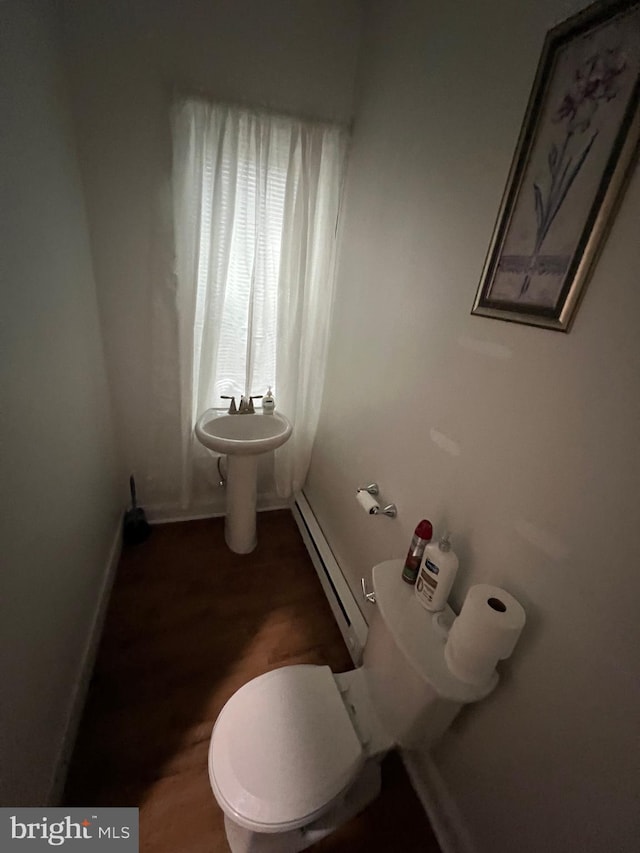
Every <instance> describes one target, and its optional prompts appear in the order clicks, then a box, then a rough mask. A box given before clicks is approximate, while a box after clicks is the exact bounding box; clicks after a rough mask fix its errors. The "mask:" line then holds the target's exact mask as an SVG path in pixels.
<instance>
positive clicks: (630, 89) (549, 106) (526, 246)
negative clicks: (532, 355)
mask: <svg viewBox="0 0 640 853" xmlns="http://www.w3.org/2000/svg"><path fill="white" fill-rule="evenodd" d="M639 95H640V0H632V2H629V0H626V2H622V0H601V1H600V2H597V3H595V4H593V5H591V6H589V7H587V8H586V9H585V10H583V11H582V12H580V13H578V14H577V15H574V16H573V17H571V18H569V19H568V20H566V21H564V22H563V23H561V24H559V25H558V26H556V27H554V28H553V29H551V30H549V32H548V33H547V36H546V39H545V42H544V46H543V50H542V55H541V58H540V62H539V64H538V69H537V72H536V76H535V79H534V83H533V88H532V91H531V95H530V98H529V103H528V106H527V110H526V113H525V118H524V122H523V125H522V129H521V132H520V136H519V139H518V143H517V147H516V151H515V154H514V158H513V162H512V165H511V169H510V172H509V176H508V179H507V185H506V189H505V192H504V195H503V199H502V202H501V206H500V211H499V213H498V219H497V222H496V226H495V228H494V233H493V237H492V239H491V243H490V245H489V250H488V253H487V257H486V260H485V264H484V268H483V272H482V277H481V280H480V285H479V287H478V290H477V293H476V298H475V301H474V304H473V308H472V310H471V313H472V314H476V315H480V316H484V317H492V318H495V319H500V320H508V321H511V322H516V323H526V324H528V325H533V326H541V327H544V328H547V329H553V330H556V331H562V332H567V331H569V328H570V324H571V322H572V319H573V317H574V316H575V311H576V308H577V306H578V303H579V300H580V298H581V295H582V293H583V291H584V289H585V285H586V283H587V280H588V277H589V274H590V272H591V271H592V269H593V266H594V263H595V261H596V258H597V256H598V252H599V250H600V248H601V247H602V244H603V241H604V238H605V236H606V232H607V228H608V226H609V225H610V224H611V221H612V219H613V216H614V213H615V207H616V203H617V202H618V200H619V199H620V197H621V194H622V190H623V187H624V185H625V182H626V180H627V178H628V176H629V174H630V171H631V167H632V165H633V164H634V162H635V160H636V155H637V151H638V146H639V141H640V109H639V106H638V104H639Z"/></svg>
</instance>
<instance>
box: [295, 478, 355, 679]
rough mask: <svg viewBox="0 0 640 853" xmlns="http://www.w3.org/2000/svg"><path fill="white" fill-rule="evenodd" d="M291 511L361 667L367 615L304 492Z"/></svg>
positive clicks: (325, 591) (337, 619)
mask: <svg viewBox="0 0 640 853" xmlns="http://www.w3.org/2000/svg"><path fill="white" fill-rule="evenodd" d="M292 511H293V517H294V518H295V520H296V524H297V525H298V528H299V530H300V533H301V535H302V539H303V541H304V544H305V545H306V548H307V551H308V552H309V556H310V557H311V562H312V563H313V565H314V568H315V570H316V573H317V575H318V577H319V578H320V583H321V584H322V588H323V589H324V593H325V595H326V597H327V600H328V602H329V605H330V607H331V610H332V611H333V615H334V618H335V620H336V622H337V623H338V627H339V628H340V631H341V633H342V636H343V637H344V641H345V643H346V644H347V648H348V649H349V654H350V655H351V658H352V660H353V662H354V664H355V665H356V666H359V664H360V662H361V661H362V651H363V649H364V644H365V642H366V639H367V630H368V629H367V623H366V621H365V619H364V616H363V615H362V613H361V612H360V608H359V607H358V603H357V602H356V599H355V598H354V595H353V593H352V592H351V589H350V587H349V584H348V583H347V581H346V579H345V577H344V574H343V573H342V569H341V568H340V566H339V564H338V561H337V560H336V558H335V556H334V554H333V551H332V550H331V548H330V546H329V543H328V542H327V540H326V538H325V536H324V533H323V532H322V528H321V527H320V525H319V524H318V521H317V519H316V517H315V515H314V514H313V510H312V509H311V506H310V505H309V502H308V501H307V499H306V497H305V496H304V493H303V492H299V493H298V495H296V499H295V501H294V504H293V507H292Z"/></svg>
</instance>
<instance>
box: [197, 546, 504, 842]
mask: <svg viewBox="0 0 640 853" xmlns="http://www.w3.org/2000/svg"><path fill="white" fill-rule="evenodd" d="M401 575H402V561H401V560H388V561H386V562H384V563H380V564H379V565H377V566H375V567H374V569H373V589H374V593H375V600H376V604H375V606H374V607H373V608H372V611H373V615H372V618H371V620H370V627H369V633H368V636H367V642H366V645H365V649H364V655H363V664H362V666H361V667H358V668H357V669H354V670H351V671H349V672H344V673H339V674H337V675H336V674H334V673H332V672H331V670H330V668H329V667H328V666H317V665H308V664H300V665H294V666H284V667H280V668H279V669H275V670H273V671H271V672H267V673H265V674H264V675H261V676H258V677H257V678H254V679H252V680H251V681H249V682H248V683H247V684H245V685H244V686H243V687H241V688H240V689H239V690H238V691H237V692H236V693H235V694H234V695H233V696H232V697H231V698H230V699H229V701H228V702H227V703H226V705H225V706H224V708H223V709H222V711H221V712H220V715H219V717H218V719H217V720H216V723H215V725H214V728H213V732H212V735H211V742H210V746H209V780H210V782H211V788H212V790H213V794H214V796H215V798H216V800H217V802H218V804H219V806H220V808H221V809H222V811H223V812H224V815H225V818H224V820H225V830H226V834H227V840H228V842H229V847H230V849H231V851H232V853H297V851H300V850H304V849H305V848H307V847H309V846H311V845H312V844H315V843H316V842H317V841H319V840H320V839H321V838H323V837H324V836H326V835H328V834H329V833H331V832H333V831H334V830H335V829H337V828H338V827H339V826H340V825H341V824H343V823H345V822H346V821H347V820H349V819H350V818H351V817H353V816H354V815H356V814H357V813H358V812H360V811H361V810H362V809H363V808H365V807H366V806H367V805H368V804H369V803H370V802H371V801H372V800H374V799H375V798H376V797H377V796H378V794H379V792H380V762H381V760H382V758H383V757H384V756H385V755H386V754H387V753H388V752H389V751H390V750H391V749H393V748H394V747H400V748H403V749H415V748H420V749H425V748H429V747H430V746H432V745H433V744H434V743H435V742H436V741H437V740H438V738H439V737H440V736H441V735H442V734H443V733H444V731H445V730H446V729H447V728H448V727H449V725H450V724H451V722H452V721H453V719H454V717H455V716H456V714H457V713H458V711H459V710H460V709H461V708H462V706H463V705H465V704H469V703H471V702H477V701H479V700H480V699H483V698H484V697H485V696H487V695H488V694H489V693H490V692H491V691H492V690H493V689H494V687H495V685H496V683H497V680H498V678H497V675H496V674H494V676H493V677H492V678H491V679H490V680H489V682H488V683H487V684H485V685H483V686H481V687H477V686H475V685H470V684H467V683H465V682H462V681H460V680H459V679H457V678H456V677H455V676H454V675H453V674H452V673H451V672H450V671H449V669H448V668H447V664H446V662H445V659H444V645H445V642H446V637H447V631H448V627H449V626H450V624H451V622H452V621H453V618H454V615H453V613H452V611H451V610H447V611H443V612H442V613H441V614H437V615H432V614H430V613H428V612H427V611H426V610H425V609H424V608H423V607H422V606H421V605H420V603H419V602H418V601H417V600H416V597H415V595H414V592H413V587H412V586H409V585H408V584H406V583H405V582H404V581H403V580H402V576H401Z"/></svg>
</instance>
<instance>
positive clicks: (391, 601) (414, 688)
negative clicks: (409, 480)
mask: <svg viewBox="0 0 640 853" xmlns="http://www.w3.org/2000/svg"><path fill="white" fill-rule="evenodd" d="M402 566H403V561H402V560H387V561H386V562H384V563H379V564H378V565H377V566H374V568H373V589H374V592H375V594H376V603H375V604H374V605H372V607H371V608H370V612H371V617H370V620H369V634H368V636H367V642H366V645H365V649H364V657H363V670H364V674H365V679H366V683H367V687H368V692H369V696H370V698H371V701H372V703H373V706H374V708H375V711H376V714H377V716H378V718H379V719H380V722H381V723H382V725H383V727H384V729H385V731H386V732H387V734H388V735H389V736H390V737H391V738H393V740H394V742H395V743H396V744H397V745H399V746H402V747H404V748H406V749H415V748H428V747H430V746H433V744H434V743H435V742H436V741H437V740H438V739H439V738H440V737H441V736H442V734H443V733H444V732H445V730H446V729H447V728H448V727H449V726H450V725H451V723H452V721H453V719H454V717H455V716H456V714H457V713H458V711H459V710H460V709H461V708H462V706H463V705H465V704H467V703H469V702H477V701H478V700H479V699H482V698H484V696H486V695H487V694H488V693H490V692H491V690H493V688H494V687H495V682H491V683H490V684H489V685H486V686H484V687H483V688H482V689H478V688H477V687H475V686H473V685H470V684H466V683H465V682H462V681H460V680H459V679H457V678H456V677H455V676H454V675H453V674H452V673H451V672H450V671H449V669H448V667H447V664H446V662H445V659H444V646H445V643H446V639H447V627H446V626H447V624H448V625H450V624H451V622H452V621H453V619H454V614H453V612H452V611H451V609H450V608H447V610H445V611H443V612H442V614H441V615H440V616H439V618H437V619H436V616H438V614H432V613H430V612H429V611H428V610H425V608H424V607H422V605H421V604H420V602H419V601H418V600H417V599H416V596H415V594H414V588H413V586H411V585H409V584H407V583H406V582H405V581H403V580H402ZM442 623H444V626H443V627H441V624H442Z"/></svg>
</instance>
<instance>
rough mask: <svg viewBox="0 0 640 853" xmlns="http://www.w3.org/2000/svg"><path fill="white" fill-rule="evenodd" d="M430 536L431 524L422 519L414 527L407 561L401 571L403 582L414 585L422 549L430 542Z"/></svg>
mask: <svg viewBox="0 0 640 853" xmlns="http://www.w3.org/2000/svg"><path fill="white" fill-rule="evenodd" d="M432 536H433V527H432V526H431V522H430V521H427V519H426V518H423V519H422V521H421V522H420V523H419V524H418V526H417V527H416V529H415V532H414V534H413V538H412V540H411V545H409V552H408V554H407V559H406V560H405V561H404V568H403V569H402V580H403V581H406V582H407V583H410V584H414V583H415V582H416V579H417V577H418V572H419V570H420V563H421V561H422V555H423V554H424V549H425V548H426V547H427V545H428V544H429V542H430V541H431V537H432Z"/></svg>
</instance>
